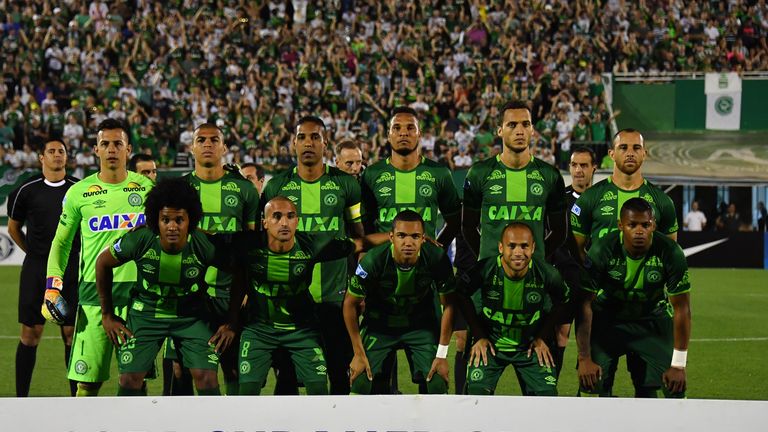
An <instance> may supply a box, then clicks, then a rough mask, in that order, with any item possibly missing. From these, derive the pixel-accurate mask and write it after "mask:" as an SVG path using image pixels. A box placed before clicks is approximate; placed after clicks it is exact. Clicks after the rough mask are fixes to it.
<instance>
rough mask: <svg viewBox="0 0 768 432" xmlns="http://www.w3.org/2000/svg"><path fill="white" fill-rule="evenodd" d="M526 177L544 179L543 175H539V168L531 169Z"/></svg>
mask: <svg viewBox="0 0 768 432" xmlns="http://www.w3.org/2000/svg"><path fill="white" fill-rule="evenodd" d="M526 177H528V178H529V179H531V180H538V181H544V177H542V176H541V173H540V172H539V170H534V171H531V172H530V173H529V174H528V175H527V176H526Z"/></svg>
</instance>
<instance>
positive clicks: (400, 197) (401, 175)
mask: <svg viewBox="0 0 768 432" xmlns="http://www.w3.org/2000/svg"><path fill="white" fill-rule="evenodd" d="M361 183H362V185H361V186H362V192H363V204H364V212H363V213H364V215H363V217H364V218H366V219H369V220H371V221H373V222H374V224H375V226H376V231H378V232H388V231H390V230H391V229H392V220H393V219H394V218H395V216H397V214H398V213H400V212H401V211H403V210H414V211H416V212H417V213H419V214H420V215H421V217H422V218H423V219H424V225H425V226H424V228H425V230H424V232H425V233H426V234H427V235H428V236H430V237H434V236H436V235H437V228H438V227H437V211H438V209H439V210H440V213H442V214H443V217H445V216H450V215H455V214H457V213H459V212H460V211H461V200H460V199H459V194H458V192H457V191H456V186H454V184H453V177H452V176H451V171H450V170H448V168H446V167H445V166H443V165H440V164H438V163H437V162H433V161H431V160H429V159H426V158H422V159H421V163H420V164H419V165H418V166H417V167H416V168H414V169H412V170H410V171H400V170H399V169H397V168H395V167H394V166H392V163H391V162H390V159H386V160H381V161H379V162H376V163H375V164H373V165H371V166H369V167H368V168H366V169H365V171H363V175H362V182H361Z"/></svg>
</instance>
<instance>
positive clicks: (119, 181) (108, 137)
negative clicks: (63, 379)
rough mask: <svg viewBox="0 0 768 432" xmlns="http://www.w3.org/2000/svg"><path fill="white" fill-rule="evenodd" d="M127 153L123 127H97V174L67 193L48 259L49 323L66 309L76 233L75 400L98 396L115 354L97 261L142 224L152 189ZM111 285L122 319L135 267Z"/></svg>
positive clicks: (121, 272) (71, 367)
mask: <svg viewBox="0 0 768 432" xmlns="http://www.w3.org/2000/svg"><path fill="white" fill-rule="evenodd" d="M130 154H131V145H130V143H129V142H128V132H127V127H126V126H125V125H124V124H123V123H121V122H119V121H117V120H114V119H106V120H104V121H103V122H101V124H99V127H98V134H97V141H96V155H97V156H98V157H99V168H100V169H99V172H98V173H95V174H92V175H90V176H88V177H86V178H84V179H83V180H81V181H79V182H77V183H76V184H75V185H74V186H72V187H71V188H70V189H69V190H68V191H67V194H66V196H65V198H64V204H63V209H62V212H61V218H60V219H59V226H58V228H57V229H56V236H55V237H54V238H53V243H52V244H51V253H50V254H49V255H48V271H47V274H48V277H47V280H46V288H47V289H46V292H45V300H44V303H43V306H42V312H43V315H44V316H45V317H46V318H47V319H48V320H50V321H54V322H62V321H63V320H64V319H65V317H66V315H67V309H68V308H67V306H66V304H65V302H64V300H63V297H62V296H61V292H60V290H61V289H62V277H63V276H64V269H65V268H66V265H67V261H68V260H69V255H70V252H71V247H72V242H73V240H74V238H75V234H76V233H77V230H78V228H79V229H80V236H81V244H82V246H81V247H82V250H81V253H80V270H81V273H80V283H79V292H78V294H79V296H78V297H79V306H78V311H77V318H76V320H75V336H74V339H73V341H72V347H73V350H72V357H71V358H70V364H69V375H68V377H69V379H72V380H75V381H77V382H78V383H79V384H78V389H77V395H78V396H96V395H98V392H99V389H100V388H101V384H102V383H103V382H104V381H106V380H108V379H109V358H110V357H111V356H112V349H113V347H112V343H111V342H110V340H109V338H107V335H106V334H105V333H104V330H103V328H102V325H101V307H100V306H99V297H98V294H97V292H96V258H97V257H98V255H99V253H100V252H101V251H102V250H103V249H104V248H105V247H106V246H108V245H109V244H110V243H111V242H112V241H114V240H115V239H117V238H118V237H120V236H121V235H122V234H123V233H124V232H125V231H127V230H130V229H132V228H134V227H136V226H139V225H142V224H144V196H145V195H146V193H147V192H148V191H149V190H150V189H151V188H152V182H151V181H150V180H149V179H147V178H146V177H144V176H142V175H139V174H136V173H134V172H130V171H128V170H127V169H126V165H127V164H128V155H130ZM113 281H114V282H113V284H112V297H113V300H114V308H115V310H114V313H115V315H116V316H119V317H122V318H125V313H126V309H127V305H128V301H129V300H130V290H131V288H132V287H133V285H134V284H135V283H136V266H135V265H133V264H128V265H125V266H123V267H121V268H119V269H116V270H115V271H114V274H113Z"/></svg>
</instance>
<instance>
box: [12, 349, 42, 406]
mask: <svg viewBox="0 0 768 432" xmlns="http://www.w3.org/2000/svg"><path fill="white" fill-rule="evenodd" d="M36 360H37V346H29V345H24V344H23V343H22V342H21V341H19V345H18V346H17V347H16V397H27V396H29V386H30V384H31V383H32V371H33V370H34V369H35V361H36Z"/></svg>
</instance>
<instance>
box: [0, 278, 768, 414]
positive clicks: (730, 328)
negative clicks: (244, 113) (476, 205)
mask: <svg viewBox="0 0 768 432" xmlns="http://www.w3.org/2000/svg"><path fill="white" fill-rule="evenodd" d="M19 271H20V268H19V267H0V292H3V293H5V294H6V295H7V296H8V297H6V300H7V301H6V302H5V303H2V305H0V365H1V366H2V367H0V396H4V397H13V396H14V395H15V384H14V383H15V354H16V346H17V344H18V338H19V331H20V330H19V328H20V327H19V324H18V323H17V304H18V280H19ZM766 282H768V271H764V270H730V269H692V270H691V283H692V291H691V305H692V306H691V307H692V311H693V334H692V341H691V344H690V348H689V356H688V359H689V360H688V387H689V390H688V397H690V398H706V399H757V400H768V386H766V385H765V383H766V382H768V368H764V367H762V366H761V364H762V361H763V359H764V358H765V355H766V354H768V326H766V325H765V317H766V311H768V283H766ZM63 352H64V349H63V343H62V342H61V338H60V337H59V332H58V328H56V327H55V326H53V325H50V324H48V325H46V333H45V334H44V339H43V341H42V343H41V344H40V347H39V348H38V353H37V364H36V366H35V373H34V376H33V378H32V388H31V391H30V395H31V396H67V395H68V392H69V390H68V386H67V382H66V378H65V371H64V354H63ZM448 358H449V360H450V362H451V363H452V361H453V360H452V359H453V354H452V353H451V354H450V355H449V357H448ZM575 358H576V344H575V341H574V340H573V334H572V335H571V343H570V344H569V346H568V349H567V350H566V359H565V370H564V371H563V373H562V374H561V375H560V384H559V386H558V389H559V392H560V395H562V396H573V395H575V394H576V390H577V387H578V386H577V378H576V371H575V369H574V368H575ZM398 364H399V368H400V371H399V372H400V374H399V381H400V390H401V391H402V392H403V393H417V388H416V386H415V385H414V384H411V382H410V376H409V372H408V365H407V362H406V361H405V358H404V356H403V355H402V353H401V355H400V360H399V363H398ZM452 384H453V383H451V392H453V385H452ZM273 386H274V378H273V376H272V375H271V374H270V378H269V381H268V382H267V387H266V388H265V389H264V392H263V393H262V394H271V393H272V388H273ZM222 388H223V386H222ZM148 390H149V394H150V395H159V394H160V393H161V390H162V381H161V380H156V381H150V382H149V384H148ZM614 391H615V393H616V395H617V396H622V397H625V396H631V395H632V394H633V390H632V384H631V382H630V380H629V374H628V373H627V372H626V368H625V367H624V366H623V365H620V366H619V372H618V373H617V378H616V383H615V387H614ZM101 394H102V395H108V396H112V395H115V394H117V367H116V366H115V364H114V363H113V368H112V378H111V379H110V380H109V381H108V382H107V383H105V384H104V387H103V388H102V391H101ZM497 394H504V395H519V394H520V389H519V386H518V384H517V380H516V378H515V375H514V372H513V371H512V370H507V371H505V373H504V376H503V377H502V379H501V381H500V383H499V386H498V389H497Z"/></svg>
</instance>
